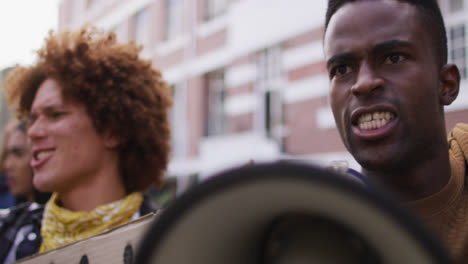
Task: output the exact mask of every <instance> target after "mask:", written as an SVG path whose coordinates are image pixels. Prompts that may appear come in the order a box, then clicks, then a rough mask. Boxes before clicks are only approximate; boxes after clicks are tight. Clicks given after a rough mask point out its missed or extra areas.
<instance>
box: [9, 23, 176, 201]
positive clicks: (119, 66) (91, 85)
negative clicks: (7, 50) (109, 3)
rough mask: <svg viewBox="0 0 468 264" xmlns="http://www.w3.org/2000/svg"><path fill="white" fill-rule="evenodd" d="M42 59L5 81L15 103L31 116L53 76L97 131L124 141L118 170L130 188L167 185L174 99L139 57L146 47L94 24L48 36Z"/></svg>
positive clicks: (157, 74)
mask: <svg viewBox="0 0 468 264" xmlns="http://www.w3.org/2000/svg"><path fill="white" fill-rule="evenodd" d="M45 41H46V43H45V46H44V47H43V48H42V49H40V50H39V51H38V55H39V58H38V60H37V63H36V64H35V65H33V66H30V67H21V66H19V67H16V68H15V69H14V70H13V71H12V72H11V73H10V75H9V76H8V78H7V79H6V81H5V83H4V87H5V92H6V96H7V99H8V102H9V103H10V105H15V106H16V110H17V113H18V116H19V117H20V118H24V117H27V116H28V114H29V111H30V109H31V105H32V103H33V100H34V97H35V95H36V92H37V90H38V88H39V86H40V85H41V84H42V82H44V81H45V80H46V79H48V78H52V79H54V80H56V81H57V82H58V83H59V84H60V86H61V87H62V96H63V98H64V100H70V101H73V102H78V103H82V104H84V105H85V107H86V110H87V113H88V115H89V116H90V118H91V120H92V121H93V125H94V127H95V128H96V131H97V132H98V133H101V134H102V133H104V132H106V133H110V135H112V136H115V137H116V138H118V139H119V140H120V145H119V149H118V151H119V169H120V174H121V176H122V177H123V180H124V183H125V186H126V191H127V192H128V193H130V192H133V191H144V190H146V189H147V188H148V187H149V186H151V185H152V184H153V183H154V184H156V185H160V184H161V183H162V179H163V175H164V171H165V170H166V167H167V163H168V160H169V152H170V129H169V124H168V117H167V115H168V108H169V107H170V106H171V104H172V101H171V99H170V97H169V95H168V92H169V89H168V86H167V85H166V83H165V82H164V81H163V80H162V77H161V73H160V72H159V71H158V70H155V69H153V68H152V67H151V62H150V61H146V60H142V59H140V58H139V57H138V54H139V52H140V50H141V47H139V46H136V45H135V44H134V43H133V42H130V43H126V44H120V43H117V42H116V36H115V34H114V33H105V32H104V31H100V30H98V29H96V28H94V27H83V28H82V29H81V30H79V31H65V32H61V33H57V34H55V33H54V32H53V31H51V32H50V33H49V36H48V37H47V38H46V40H45Z"/></svg>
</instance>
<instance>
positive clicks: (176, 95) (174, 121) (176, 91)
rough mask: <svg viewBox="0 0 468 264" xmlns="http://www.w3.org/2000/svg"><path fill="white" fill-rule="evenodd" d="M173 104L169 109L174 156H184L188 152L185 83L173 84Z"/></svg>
mask: <svg viewBox="0 0 468 264" xmlns="http://www.w3.org/2000/svg"><path fill="white" fill-rule="evenodd" d="M170 88H171V91H172V100H173V106H172V107H171V109H170V110H169V116H170V123H171V141H172V151H171V153H172V157H173V158H182V157H184V156H185V152H186V147H185V146H186V144H185V143H186V134H185V133H186V131H187V129H186V128H187V124H186V122H185V121H184V120H186V115H185V109H186V108H185V107H186V94H185V89H184V86H183V84H177V85H172V86H171V87H170Z"/></svg>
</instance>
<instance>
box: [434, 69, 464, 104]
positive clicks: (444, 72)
mask: <svg viewBox="0 0 468 264" xmlns="http://www.w3.org/2000/svg"><path fill="white" fill-rule="evenodd" d="M459 89H460V71H459V70H458V68H457V66H456V65H455V64H447V65H444V66H443V67H442V69H441V71H440V87H439V99H440V103H441V104H442V105H450V104H451V103H452V102H453V101H455V99H456V98H457V96H458V91H459Z"/></svg>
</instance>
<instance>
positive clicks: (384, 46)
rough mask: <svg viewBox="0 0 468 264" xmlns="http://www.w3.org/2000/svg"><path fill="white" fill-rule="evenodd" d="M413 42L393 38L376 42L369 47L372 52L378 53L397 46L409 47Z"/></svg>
mask: <svg viewBox="0 0 468 264" xmlns="http://www.w3.org/2000/svg"><path fill="white" fill-rule="evenodd" d="M411 47H413V44H412V43H411V42H409V41H406V40H399V39H393V40H388V41H384V42H381V43H378V44H376V45H375V46H374V47H372V49H371V53H372V54H379V53H382V52H386V51H389V50H393V49H397V48H411Z"/></svg>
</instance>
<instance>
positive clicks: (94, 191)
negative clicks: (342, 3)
mask: <svg viewBox="0 0 468 264" xmlns="http://www.w3.org/2000/svg"><path fill="white" fill-rule="evenodd" d="M112 161H115V160H112ZM112 161H109V162H106V163H104V164H106V165H105V166H104V167H102V168H100V169H99V170H97V171H95V173H93V175H87V177H86V178H87V179H88V180H85V181H81V182H79V183H78V184H74V185H71V187H70V188H69V189H68V190H62V191H59V192H58V194H59V199H60V201H58V203H59V205H60V206H61V207H64V208H66V209H68V210H71V211H86V212H90V211H92V210H94V209H95V208H96V207H98V206H100V205H104V204H108V203H111V202H114V201H117V200H120V199H122V198H124V197H125V196H126V195H127V193H126V189H125V184H124V182H123V178H122V176H121V175H120V173H119V169H118V167H117V162H112ZM84 177H85V176H84ZM84 177H83V178H84Z"/></svg>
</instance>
